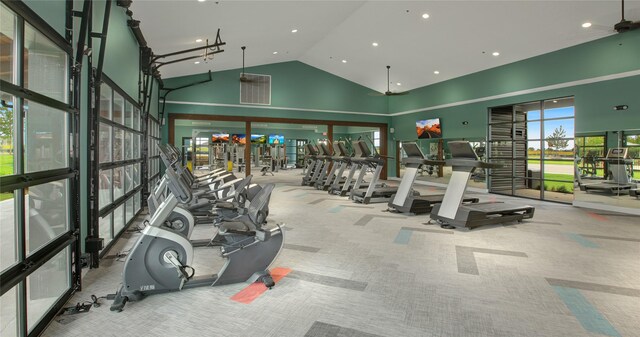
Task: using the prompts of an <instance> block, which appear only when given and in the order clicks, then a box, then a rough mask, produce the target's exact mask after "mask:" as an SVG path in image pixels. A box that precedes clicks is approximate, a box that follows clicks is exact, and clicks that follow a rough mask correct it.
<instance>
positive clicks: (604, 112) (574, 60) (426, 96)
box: [389, 31, 640, 176]
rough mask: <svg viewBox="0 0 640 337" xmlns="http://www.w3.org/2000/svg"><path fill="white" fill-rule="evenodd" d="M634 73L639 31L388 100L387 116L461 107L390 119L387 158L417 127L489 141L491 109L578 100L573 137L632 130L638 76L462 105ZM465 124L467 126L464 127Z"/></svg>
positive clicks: (638, 116) (637, 122)
mask: <svg viewBox="0 0 640 337" xmlns="http://www.w3.org/2000/svg"><path fill="white" fill-rule="evenodd" d="M637 70H640V31H633V32H629V33H625V34H616V35H613V36H610V37H607V38H604V39H600V40H596V41H592V42H589V43H585V44H581V45H578V46H574V47H570V48H566V49H562V50H559V51H556V52H553V53H549V54H545V55H541V56H537V57H534V58H530V59H527V60H523V61H520V62H515V63H512V64H508V65H505V66H501V67H497V68H493V69H489V70H485V71H481V72H478V73H474V74H471V75H467V76H463V77H459V78H456V79H452V80H449V81H445V82H441V83H437V84H434V85H430V86H426V87H423V88H419V89H416V90H412V92H411V94H410V95H407V96H398V97H390V99H389V107H390V113H392V114H393V113H398V112H402V111H410V110H417V109H425V108H430V107H436V106H440V105H443V104H456V103H458V102H461V103H462V104H461V105H456V106H453V107H448V108H441V109H435V110H429V111H420V112H413V113H409V114H403V115H396V116H393V117H392V122H391V125H390V127H393V128H395V133H394V134H391V135H390V137H389V139H390V144H389V149H390V155H391V156H395V153H393V152H394V151H395V141H397V140H403V141H408V140H415V139H416V132H415V122H416V121H417V120H421V119H428V118H434V117H439V118H440V120H441V123H442V133H443V138H445V139H480V138H486V134H487V120H488V109H489V108H490V107H494V106H500V105H508V104H517V103H524V102H529V101H535V100H543V99H550V98H557V97H566V96H574V98H575V109H576V121H575V123H576V124H575V130H576V132H577V133H584V132H604V131H610V130H625V129H637V128H639V127H640V95H638V94H639V93H640V89H639V88H640V76H631V77H625V78H620V79H614V80H608V81H602V82H596V83H590V84H583V85H574V86H570V87H566V88H561V89H555V90H546V91H541V92H536V93H530V94H521V95H517V96H512V97H507V98H501V99H491V100H486V101H482V102H478V103H469V104H464V101H468V100H473V99H478V98H483V97H490V96H495V95H501V94H506V93H511V92H515V91H520V90H527V89H533V88H538V87H543V86H548V85H554V84H560V83H565V82H571V81H577V80H582V79H588V78H593V77H598V76H605V75H611V74H617V73H622V72H627V71H637ZM621 104H626V105H628V106H629V110H626V111H614V110H613V106H615V105H621ZM463 121H467V122H468V124H467V125H463V124H462V122H463ZM389 167H390V172H389V175H390V176H393V175H395V172H392V171H395V165H393V162H390V165H389Z"/></svg>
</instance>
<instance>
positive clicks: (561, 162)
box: [527, 159, 573, 165]
mask: <svg viewBox="0 0 640 337" xmlns="http://www.w3.org/2000/svg"><path fill="white" fill-rule="evenodd" d="M527 163H529V164H540V160H537V159H529V160H527ZM544 163H545V164H555V165H573V161H563V160H545V161H544Z"/></svg>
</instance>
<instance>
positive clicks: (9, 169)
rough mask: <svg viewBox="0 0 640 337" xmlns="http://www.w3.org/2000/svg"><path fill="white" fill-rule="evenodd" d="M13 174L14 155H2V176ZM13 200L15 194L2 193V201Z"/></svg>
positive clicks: (0, 158)
mask: <svg viewBox="0 0 640 337" xmlns="http://www.w3.org/2000/svg"><path fill="white" fill-rule="evenodd" d="M10 174H13V155H12V154H9V153H0V176H6V175H10ZM7 199H13V193H0V201H3V200H7Z"/></svg>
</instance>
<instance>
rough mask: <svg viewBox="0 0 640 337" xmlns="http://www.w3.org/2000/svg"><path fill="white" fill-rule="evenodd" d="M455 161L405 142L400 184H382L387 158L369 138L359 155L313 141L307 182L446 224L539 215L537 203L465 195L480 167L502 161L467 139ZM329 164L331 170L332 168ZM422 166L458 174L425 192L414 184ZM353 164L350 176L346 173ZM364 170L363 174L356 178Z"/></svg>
mask: <svg viewBox="0 0 640 337" xmlns="http://www.w3.org/2000/svg"><path fill="white" fill-rule="evenodd" d="M448 145H449V150H450V151H451V159H449V160H446V161H444V160H433V159H428V158H426V157H425V156H424V154H423V153H422V151H421V150H420V147H419V146H418V145H417V144H416V143H403V145H402V150H403V151H404V152H405V153H406V157H405V158H403V160H402V162H403V164H404V166H405V172H404V175H403V177H402V180H401V182H400V185H399V186H398V187H397V188H396V187H389V186H385V185H384V184H381V183H379V182H378V179H379V175H380V171H381V170H382V167H383V165H384V163H385V162H386V158H385V157H383V156H380V155H378V154H377V153H376V154H373V155H372V154H371V151H370V150H369V148H368V146H367V144H366V143H365V142H364V141H360V140H359V141H355V142H353V149H354V151H353V154H351V155H349V154H348V153H347V151H346V149H345V147H344V143H342V142H336V143H334V144H333V149H334V155H333V156H332V155H331V153H330V151H329V148H328V146H327V145H326V144H324V143H320V144H318V146H314V145H313V144H307V152H308V153H309V163H310V164H309V167H308V170H307V172H306V175H305V176H304V178H303V179H302V185H309V186H314V187H316V188H317V189H324V190H328V191H329V193H331V194H338V195H341V196H346V195H348V196H349V198H350V199H351V200H353V201H355V202H361V203H367V204H368V203H373V202H387V205H388V210H389V211H391V212H397V213H409V214H414V215H418V214H428V213H430V217H431V219H432V220H435V221H436V222H437V223H438V224H440V225H441V226H442V227H444V228H456V227H462V228H466V229H472V228H475V227H479V226H482V225H488V224H496V223H505V222H512V221H518V222H520V221H522V220H524V219H529V218H532V217H533V214H534V210H535V209H534V207H532V206H528V205H514V204H510V203H504V202H495V201H494V202H480V200H479V199H478V198H475V197H465V196H464V194H465V192H466V188H467V183H468V181H469V179H470V177H471V174H472V173H473V172H474V170H476V169H484V170H489V169H492V168H497V167H500V164H495V163H487V162H484V161H481V160H480V159H479V157H478V156H477V154H476V153H475V151H474V150H473V147H472V146H471V144H469V142H467V141H450V142H449V143H448ZM329 166H331V169H330V170H329ZM422 166H451V167H452V176H451V179H450V181H449V184H448V185H447V189H446V191H445V193H444V194H428V195H421V194H420V193H419V192H418V191H416V190H415V189H414V188H413V186H414V183H415V179H416V175H417V173H418V170H419V169H420V167H422ZM348 167H349V174H348V175H347V176H346V177H344V176H342V175H343V173H344V171H345V169H346V168H348ZM358 170H359V174H358V175H357V178H356V179H355V180H354V179H353V176H354V174H355V172H356V171H358ZM368 170H373V177H372V180H371V182H370V183H368V184H367V183H366V182H365V181H364V176H365V174H366V172H367V171H368Z"/></svg>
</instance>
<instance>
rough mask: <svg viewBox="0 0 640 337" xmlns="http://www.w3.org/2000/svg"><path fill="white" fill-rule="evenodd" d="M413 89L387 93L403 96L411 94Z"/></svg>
mask: <svg viewBox="0 0 640 337" xmlns="http://www.w3.org/2000/svg"><path fill="white" fill-rule="evenodd" d="M410 92H411V91H400V92H387V93H386V95H387V96H402V95H407V94H409V93H410Z"/></svg>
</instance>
